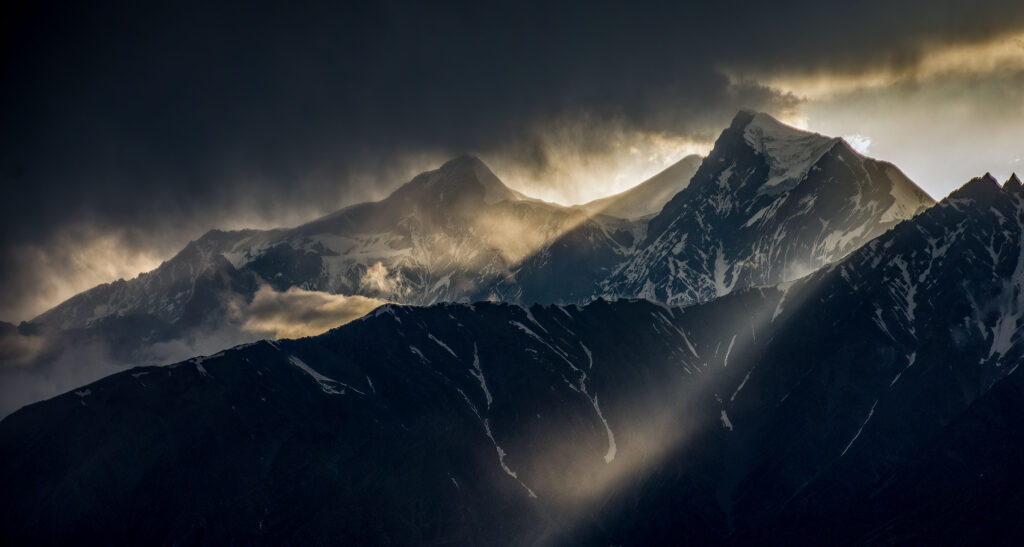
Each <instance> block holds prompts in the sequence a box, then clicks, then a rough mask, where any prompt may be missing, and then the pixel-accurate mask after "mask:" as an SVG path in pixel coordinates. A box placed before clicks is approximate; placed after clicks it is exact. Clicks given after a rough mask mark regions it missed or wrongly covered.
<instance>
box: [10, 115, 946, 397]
mask: <svg viewBox="0 0 1024 547" xmlns="http://www.w3.org/2000/svg"><path fill="white" fill-rule="evenodd" d="M691 179H692V180H691ZM673 196H674V197H673ZM669 198H671V199H669ZM932 203H933V202H932V200H931V198H929V197H928V196H927V194H925V193H924V192H923V191H921V190H920V189H919V188H918V187H917V186H916V185H914V183H912V182H911V181H910V180H908V179H907V178H906V177H905V176H904V175H903V174H902V173H901V172H900V171H899V170H898V169H896V168H895V167H894V166H892V165H890V164H886V163H882V162H878V161H875V160H872V159H869V158H865V157H863V156H860V155H859V154H857V153H856V152H854V151H853V150H852V149H851V148H849V146H848V145H847V144H846V143H845V141H843V140H842V139H838V138H828V137H824V136H821V135H817V134H814V133H808V132H804V131H799V130H796V129H793V128H790V127H787V126H785V125H783V124H781V123H779V122H778V121H776V120H775V119H773V118H771V117H770V116H768V115H766V114H758V113H753V112H740V113H739V114H738V115H737V116H736V118H735V119H734V120H733V122H732V124H731V126H730V127H729V128H727V129H726V130H725V131H723V133H722V135H721V136H720V137H719V139H718V141H717V142H716V143H715V146H714V149H713V150H712V151H711V153H710V154H709V155H708V157H707V159H704V160H701V159H700V158H699V157H695V156H687V157H685V158H683V159H682V160H680V161H679V162H678V163H676V164H674V165H673V166H671V167H669V168H668V169H666V170H665V171H664V172H662V173H660V174H658V175H656V176H654V177H652V178H651V179H650V180H648V181H645V182H643V183H641V184H639V185H637V186H636V187H634V188H633V189H631V190H629V191H626V192H624V193H621V194H618V195H615V196H611V197H609V198H604V199H601V200H597V201H595V202H591V203H589V204H585V205H583V206H577V207H563V206H559V205H556V204H552V203H547V202H543V201H540V200H536V199H531V198H529V197H527V196H524V195H523V194H522V193H520V192H517V191H514V190H512V189H510V188H508V187H507V186H505V185H504V184H503V183H502V182H501V181H500V180H499V179H498V178H497V177H496V176H495V175H494V173H493V172H491V170H490V169H488V168H487V166H486V165H484V164H483V162H481V161H480V160H479V159H477V158H475V157H471V156H462V157H459V158H456V159H454V160H451V161H449V162H447V163H445V164H444V165H443V166H441V167H440V168H439V169H438V170H436V171H431V172H427V173H423V174H421V175H419V176H417V177H415V178H414V179H413V180H411V181H409V182H408V183H406V184H404V185H402V186H401V187H399V188H398V189H397V190H395V191H394V193H392V194H391V195H390V196H388V197H387V198H386V199H384V200H382V201H379V202H372V203H362V204H357V205H353V206H350V207H346V208H344V209H341V210H339V211H337V212H335V213H332V214H330V215H327V216H325V217H323V218H320V219H317V220H314V221H312V222H309V223H307V224H304V225H302V226H299V227H296V228H292V229H278V230H241V231H232V232H224V231H218V230H214V231H211V232H209V233H207V234H205V235H204V236H202V237H201V238H199V239H198V240H196V241H194V242H191V243H189V244H188V245H187V246H186V247H185V249H183V250H182V251H181V252H180V253H178V254H177V255H176V256H174V257H173V258H171V259H170V260H168V261H166V262H165V263H163V264H162V265H160V266H159V267H158V268H156V269H155V270H153V271H152V272H148V273H144V274H141V275H140V276H138V277H137V278H135V279H132V280H128V281H124V280H121V281H116V282H114V283H109V284H104V285H100V286H98V287H95V288H93V289H90V290H88V291H85V292H83V293H81V294H79V295H77V296H75V297H72V298H70V299H68V300H67V301H65V302H63V303H61V304H60V305H58V306H56V307H54V308H53V309H51V310H49V311H47V312H45V313H43V314H42V315H40V316H39V317H37V318H35V319H33V320H31V321H29V322H27V323H25V324H22V325H20V326H18V327H14V326H8V327H7V329H6V330H7V331H10V332H13V333H14V334H13V335H12V336H16V337H18V339H19V340H28V342H25V343H21V344H19V345H20V346H27V347H31V348H40V347H41V348H42V349H39V350H37V351H35V353H34V354H31V355H28V356H23V357H20V358H19V360H20V361H22V362H23V364H22V365H21V366H19V367H18V369H17V370H16V371H14V372H8V373H7V374H6V376H7V379H6V381H5V382H4V383H5V384H6V385H7V386H8V387H7V389H5V390H4V392H5V393H4V394H5V397H4V399H5V400H8V401H15V402H16V404H19V405H20V404H24V403H27V402H31V401H34V400H38V399H39V398H42V397H46V396H52V395H53V394H55V393H57V392H60V391H63V390H67V389H70V388H72V387H74V386H75V385H78V383H81V382H83V381H87V380H91V379H94V378H97V377H99V376H101V375H102V374H106V373H109V372H111V371H114V370H118V369H119V368H123V367H126V366H130V365H138V364H161V363H166V362H170V361H175V360H180V359H183V358H186V357H188V356H191V355H195V354H197V353H210V352H214V351H216V350H217V349H220V348H222V347H228V346H231V345H235V344H239V343H245V342H250V341H253V340H257V339H260V338H263V337H268V336H269V337H278V336H287V335H290V336H294V335H297V334H313V333H315V332H320V331H322V330H323V328H327V327H329V326H332V325H329V324H328V325H327V326H325V327H323V328H320V329H318V330H313V331H308V332H292V331H281V330H279V329H275V328H274V327H275V326H276V325H277V324H278V323H281V322H282V321H280V320H278V319H277V318H276V317H269V318H268V317H266V315H267V313H270V312H269V311H268V310H271V309H272V308H274V309H281V308H289V307H292V308H297V307H304V306H307V304H306V301H307V300H310V299H311V297H309V295H306V294H305V293H303V292H302V291H315V292H318V293H324V294H326V295H338V296H339V297H341V298H340V299H339V298H336V299H334V300H331V302H332V304H331V305H332V309H333V310H334V312H333V320H334V321H335V323H334V324H338V323H340V322H342V321H344V320H351V319H353V318H355V317H358V316H360V315H362V314H364V313H366V312H367V311H370V310H371V309H373V308H374V307H376V306H377V305H380V304H383V303H385V302H392V303H400V304H412V305H430V304H434V303H437V302H475V301H482V300H490V301H504V302H512V303H518V304H523V305H529V304H532V303H562V304H568V303H577V304H584V303H586V302H589V301H591V300H593V299H594V298H596V297H598V296H601V297H604V298H606V299H615V298H635V297H640V298H647V299H650V300H653V301H658V302H662V303H667V304H673V305H683V304H690V303H697V302H703V301H707V300H709V299H711V298H715V297H717V296H721V295H724V294H726V293H728V292H729V291H731V290H733V289H738V288H743V287H750V286H759V285H766V284H772V283H778V282H784V281H790V280H793V279H796V278H798V277H800V276H802V275H805V274H806V273H809V272H810V271H813V270H814V269H815V268H817V267H820V266H822V265H824V264H828V263H830V262H832V261H834V260H837V259H839V258H841V257H842V256H845V255H846V254H847V253H849V252H850V251H852V250H853V249H856V248H857V247H859V246H860V245H863V244H864V243H866V242H867V241H869V240H871V239H872V238H874V237H875V236H877V235H879V234H881V233H882V232H884V231H885V230H886V229H888V228H890V227H892V226H893V225H895V224H896V223H897V222H898V221H900V220H903V219H906V218H910V217H911V216H913V215H914V214H915V213H917V212H919V211H920V210H923V209H924V208H927V207H928V206H930V205H931V204H932ZM616 215H618V216H616ZM289 291H291V292H289ZM321 300H323V299H321ZM287 313H288V314H289V315H299V316H306V315H309V314H310V313H320V311H318V310H312V311H310V310H305V309H301V310H297V311H290V312H287ZM81 348H90V351H89V352H88V353H87V355H86V356H85V357H79V356H77V355H76V356H69V351H73V352H74V353H75V354H82V353H83V352H82V349H81ZM68 361H72V362H68ZM90 368H96V369H97V370H98V371H100V372H101V373H102V374H96V375H95V376H92V377H89V373H88V372H87V371H88V370H89V369H90ZM40 374H42V375H46V376H48V377H51V378H55V379H57V380H58V383H57V384H56V390H54V391H52V392H33V391H29V390H28V388H26V387H24V386H25V385H26V384H31V385H40V383H39V382H38V381H37V380H38V376H39V375H40ZM63 377H70V378H73V381H74V382H76V383H73V384H67V383H60V382H59V379H60V378H63ZM26 393H27V394H28V397H26ZM10 410H13V408H7V409H6V411H10Z"/></svg>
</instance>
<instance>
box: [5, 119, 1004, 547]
mask: <svg viewBox="0 0 1024 547" xmlns="http://www.w3.org/2000/svg"><path fill="white" fill-rule="evenodd" d="M723 139H725V136H723ZM723 139H720V142H719V144H722V140H723ZM837 146H838V145H837ZM851 154H852V152H850V151H846V150H845V149H843V150H840V151H839V152H838V156H837V157H836V159H835V160H834V161H835V162H839V163H843V164H846V165H849V162H850V161H851V160H853V159H855V158H853V156H851ZM710 159H712V158H709V160H710ZM828 161H830V162H831V161H833V160H828ZM707 163H708V162H705V167H707ZM833 165H837V164H836V163H833ZM705 167H702V171H707V169H705ZM761 168H762V169H763V167H761ZM734 171H735V170H734ZM737 172H738V171H737ZM701 177H702V175H701V173H698V175H697V178H696V179H695V181H694V183H693V184H691V186H690V188H694V185H695V184H697V182H698V180H703V179H702V178H701ZM717 180H724V181H726V182H728V181H730V180H733V179H731V178H730V177H721V176H719V177H718V179H717ZM769 180H770V177H769ZM705 182H706V181H705ZM790 183H791V181H788V179H780V180H779V181H777V184H778V185H782V186H785V185H787V184H790ZM702 184H703V183H702ZM799 188H800V185H797V186H795V187H793V188H791V189H790V190H783V191H792V192H799V191H800V190H799ZM817 199H818V200H822V199H825V196H824V195H823V194H822V195H818V198H817ZM798 203H799V200H798ZM683 205H684V204H681V203H678V200H674V201H673V202H672V203H670V204H669V206H666V208H665V211H663V212H662V214H661V216H660V217H659V218H662V217H665V215H666V214H667V212H668V211H671V210H675V209H677V208H680V207H682V206H683ZM780 207H781V206H780ZM876 212H877V211H876ZM680 215H681V217H680V218H682V217H683V216H685V215H686V214H685V213H680ZM665 220H666V219H664V218H662V220H661V221H659V222H657V223H652V229H651V230H649V234H648V236H647V238H648V240H650V241H657V240H658V239H659V238H661V237H663V236H662V235H659V234H664V233H667V232H668V231H670V230H671V229H673V228H672V226H674V225H676V224H677V223H676V221H672V222H666V221H665ZM784 220H785V219H782V220H780V222H784ZM658 226H660V227H658ZM826 235H827V234H826ZM693 237H695V236H693ZM1022 243H1024V196H1022V195H1021V192H1020V189H1019V187H1018V186H1015V185H1013V184H1009V183H1008V184H1007V185H1006V186H1005V189H1001V188H1000V187H999V185H998V184H996V182H995V181H994V180H992V179H991V177H983V178H979V179H975V180H972V181H971V182H969V183H968V184H967V185H965V186H964V187H963V188H961V189H960V190H958V191H956V192H954V193H953V194H951V195H950V196H949V197H948V198H946V199H945V200H943V202H942V203H940V204H939V205H938V206H936V207H933V208H931V209H928V210H927V211H925V212H923V213H921V214H919V215H917V216H916V217H915V218H913V219H912V220H909V221H905V222H902V223H900V224H898V225H897V226H896V227H895V228H893V229H892V230H890V231H888V232H885V233H884V234H882V235H880V236H879V237H877V238H876V239H874V240H873V241H871V242H870V243H868V244H867V245H864V246H863V247H861V248H859V249H857V250H855V251H853V252H852V253H851V254H850V255H849V256H847V257H846V258H845V259H843V260H841V261H840V262H838V263H836V264H833V265H829V266H825V267H824V268H821V269H820V270H818V271H817V272H815V273H813V274H812V275H810V276H807V277H804V278H802V279H800V280H798V281H795V282H791V283H784V284H781V285H779V286H777V287H766V288H749V289H742V290H740V288H739V285H737V286H736V287H734V290H733V292H732V293H731V294H728V295H726V296H724V297H721V298H718V299H715V300H712V301H710V302H707V303H703V304H698V305H695V306H691V307H688V308H667V307H664V306H662V305H659V304H654V303H650V302H646V301H639V300H637V301H628V300H623V301H618V302H608V301H605V300H597V301H594V302H592V303H590V304H588V305H586V306H584V307H578V306H575V305H569V306H555V305H549V306H533V307H531V308H529V309H528V310H527V309H524V308H521V307H518V306H515V305H510V304H497V303H496V304H488V303H481V304H475V305H463V304H441V305H436V306H432V307H426V308H417V307H403V306H386V307H383V308H380V309H378V310H377V311H376V312H374V313H372V314H371V315H369V316H367V317H366V318H364V319H361V320H359V321H356V322H353V323H350V324H348V325H345V326H343V327H340V328H337V329H334V330H332V331H330V332H328V333H325V334H323V335H320V336H317V337H313V338H304V339H300V340H282V341H277V342H259V343H256V344H252V345H249V346H243V347H238V348H234V349H231V350H227V351H225V352H222V353H221V354H218V355H215V356H212V357H208V358H199V359H192V360H189V361H185V362H182V363H179V364H177V365H172V366H170V367H143V368H136V369H132V370H128V371H125V372H122V373H119V374H115V375H113V376H110V377H107V378H104V379H103V380H100V381H98V382H95V383H93V384H90V385H87V386H84V387H82V388H80V389H78V390H76V391H74V392H70V393H67V394H64V395H61V396H58V397H56V398H54V399H51V400H49V401H45V402H41V403H37V404H34V405H30V406H28V407H26V408H23V409H22V410H20V411H18V412H16V413H14V414H12V415H11V416H9V417H7V418H6V419H4V420H3V421H2V422H0V484H4V486H5V496H4V497H3V507H2V508H0V535H2V537H3V543H6V544H23V543H47V542H50V543H70V542H86V543H179V544H181V543H211V544H212V543H225V542H229V541H233V542H246V543H249V542H252V543H267V544H279V543H312V542H317V543H327V542H332V543H336V542H344V543H355V544H367V543H369V544H425V543H432V544H538V543H539V544H623V543H626V544H667V543H671V544H679V543H694V544H730V543H732V544H738V545H746V544H779V545H791V544H813V545H821V544H858V543H864V542H877V543H888V542H903V543H967V544H977V543H1002V544H1010V543H1019V541H1020V540H1021V538H1024V520H1022V519H1021V518H1020V515H1021V514H1024V513H1022V510H1024V496H1022V494H1021V492H1024V480H1022V478H1024V477H1022V475H1021V471H1020V469H1021V466H1020V464H1019V462H1020V461H1021V458H1022V457H1024V438H1022V437H1021V436H1020V435H1017V434H1016V426H1017V424H1019V423H1020V420H1021V418H1024V406H1022V403H1024V380H1022V378H1021V374H1024V372H1021V371H1019V370H1018V368H1019V365H1020V363H1021V362H1022V361H1024V341H1022V339H1021V338H1022V337H1021V334H1020V329H1018V328H1017V325H1018V324H1019V323H1020V321H1021V319H1022V317H1024V249H1022ZM794 252H795V251H794ZM726 259H727V260H730V261H731V260H732V259H733V257H732V256H730V255H726ZM730 279H731V278H726V280H725V282H726V283H727V284H729V283H731V282H732V281H731V280H730ZM719 280H720V281H721V279H719ZM737 283H739V282H737Z"/></svg>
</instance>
